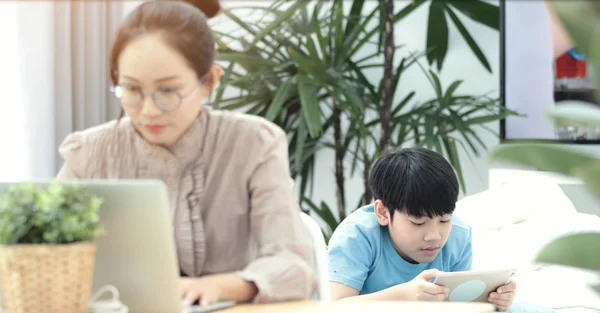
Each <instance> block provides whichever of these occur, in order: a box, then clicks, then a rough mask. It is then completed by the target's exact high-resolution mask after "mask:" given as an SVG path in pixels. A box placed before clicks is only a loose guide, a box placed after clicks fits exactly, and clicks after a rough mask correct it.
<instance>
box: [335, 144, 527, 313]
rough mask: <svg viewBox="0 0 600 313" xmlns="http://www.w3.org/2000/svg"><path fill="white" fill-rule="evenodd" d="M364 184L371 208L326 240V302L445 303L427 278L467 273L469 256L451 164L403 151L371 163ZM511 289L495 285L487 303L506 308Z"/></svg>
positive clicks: (431, 155)
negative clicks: (457, 214) (328, 299)
mask: <svg viewBox="0 0 600 313" xmlns="http://www.w3.org/2000/svg"><path fill="white" fill-rule="evenodd" d="M369 186H370V188H371V191H372V192H373V197H374V199H376V200H375V202H374V203H373V204H372V205H369V206H366V207H363V208H360V209H358V210H357V211H356V212H354V213H352V214H351V215H350V216H348V218H346V219H345V220H344V221H343V222H342V223H341V224H340V225H339V226H338V228H337V229H336V230H335V232H334V233H333V236H332V237H331V239H330V241H329V247H328V262H329V280H330V282H331V295H332V298H333V299H334V300H338V299H343V298H357V299H368V300H413V301H414V300H426V301H443V300H445V299H446V298H447V297H448V291H447V290H446V288H445V287H442V286H438V285H435V284H433V283H431V282H430V280H431V279H432V278H433V277H435V276H436V274H437V273H439V271H445V272H455V271H468V270H470V269H471V263H472V258H473V255H472V251H471V228H470V227H469V226H468V225H466V224H465V223H464V222H462V221H460V220H459V219H458V218H457V217H453V216H452V213H453V212H454V208H455V204H456V201H457V198H458V181H457V178H456V175H455V173H454V170H453V168H452V166H451V165H450V164H449V163H448V162H447V161H446V160H445V159H444V158H443V157H442V156H441V155H439V154H437V153H435V152H433V151H431V150H427V149H424V148H408V149H403V150H400V151H398V152H393V153H388V154H386V155H384V156H382V157H381V158H380V159H379V160H377V161H376V162H375V164H374V165H373V168H372V169H371V173H370V177H369ZM515 289H516V284H515V283H514V282H512V283H510V284H508V285H505V286H502V287H500V288H498V290H497V291H496V292H492V293H490V295H489V301H490V302H491V303H492V304H494V305H495V306H496V307H497V308H498V309H499V310H504V311H505V310H508V308H509V307H510V306H511V304H512V300H513V297H514V292H515Z"/></svg>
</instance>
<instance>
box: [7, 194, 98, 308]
mask: <svg viewBox="0 0 600 313" xmlns="http://www.w3.org/2000/svg"><path fill="white" fill-rule="evenodd" d="M101 203H102V199H100V198H98V197H96V196H94V195H93V194H92V193H90V192H89V191H88V190H87V189H86V187H85V186H81V185H59V184H55V183H52V184H49V185H47V186H41V185H37V184H29V183H22V184H14V185H11V186H9V187H7V188H6V189H5V190H4V191H3V192H2V193H0V281H1V282H2V285H1V286H0V288H1V291H2V297H1V298H2V304H3V307H4V309H5V310H6V311H7V312H9V313H29V312H61V313H71V312H72V313H83V312H87V309H88V299H89V296H90V289H91V283H92V279H93V271H94V258H95V243H94V239H95V238H97V237H98V236H99V235H101V234H102V233H103V228H102V226H101V224H100V218H99V215H98V209H99V207H100V205H101Z"/></svg>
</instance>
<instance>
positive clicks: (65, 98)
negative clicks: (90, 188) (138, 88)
mask: <svg viewBox="0 0 600 313" xmlns="http://www.w3.org/2000/svg"><path fill="white" fill-rule="evenodd" d="M122 19H123V4H122V2H120V1H47V2H46V1H39V2H29V1H18V2H17V1H13V2H0V29H2V30H3V31H2V35H3V48H2V49H0V68H2V71H0V92H1V93H2V97H1V98H0V99H2V100H3V101H2V102H3V103H2V104H1V105H0V143H2V147H3V148H2V149H1V153H0V180H2V181H6V180H22V179H41V178H49V177H53V176H54V175H55V174H56V172H57V170H58V168H59V167H60V165H61V164H62V160H61V159H60V157H59V155H58V153H57V148H58V145H59V144H60V143H61V142H62V140H63V139H64V138H65V137H66V136H67V135H68V134H69V133H70V132H72V131H74V130H80V129H84V128H87V127H90V126H94V125H98V124H100V123H103V122H105V121H107V120H110V119H113V118H115V117H116V116H117V115H118V112H119V107H118V104H117V103H116V101H115V100H114V99H113V97H112V95H111V94H110V93H109V81H108V76H107V60H108V50H109V48H110V43H111V42H112V39H113V36H114V32H115V29H116V27H117V26H118V24H119V23H120V22H121V21H122Z"/></svg>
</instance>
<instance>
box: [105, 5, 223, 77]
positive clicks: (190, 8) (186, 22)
mask: <svg viewBox="0 0 600 313" xmlns="http://www.w3.org/2000/svg"><path fill="white" fill-rule="evenodd" d="M203 1H204V0H200V1H188V2H184V1H148V2H145V3H143V4H141V5H140V6H138V7H137V8H135V9H134V10H133V12H131V13H130V14H129V15H128V16H127V17H126V18H125V21H124V22H123V23H122V24H121V26H120V27H119V29H118V31H117V36H116V38H115V42H114V44H113V47H112V50H111V52H110V60H109V64H110V65H109V66H110V68H109V73H110V79H111V81H112V83H113V85H117V84H118V80H119V68H118V62H119V56H120V55H121V52H123V49H125V47H126V46H127V45H128V44H129V43H130V42H131V41H132V40H134V39H136V38H137V37H139V36H141V35H144V34H149V33H157V34H161V35H162V36H163V38H164V40H165V41H166V42H167V44H169V45H170V46H171V47H172V48H174V49H175V50H177V51H178V52H179V53H181V54H182V55H183V56H184V57H185V59H186V60H187V62H188V63H189V65H190V67H192V68H193V69H194V71H195V72H196V75H197V77H198V79H200V78H203V77H205V75H206V74H207V73H208V72H209V71H210V68H211V66H212V64H213V61H214V58H215V39H214V36H213V33H212V30H211V28H210V26H209V25H208V23H207V16H206V15H205V14H204V13H203V12H202V11H201V10H200V9H199V8H198V7H196V6H194V5H192V4H191V3H190V2H198V4H200V2H203ZM209 2H211V1H209ZM217 5H218V2H217ZM211 12H212V11H211Z"/></svg>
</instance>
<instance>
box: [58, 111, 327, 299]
mask: <svg viewBox="0 0 600 313" xmlns="http://www.w3.org/2000/svg"><path fill="white" fill-rule="evenodd" d="M59 151H60V153H61V155H62V156H63V158H64V160H65V164H64V165H63V167H62V169H61V170H60V172H59V174H58V178H59V179H77V178H79V179H115V178H121V179H128V178H155V179H160V180H162V181H164V182H165V183H166V185H167V186H168V190H169V198H170V204H171V206H170V209H171V215H172V218H173V225H174V229H175V239H176V244H177V254H178V259H179V265H180V268H181V271H182V272H183V273H185V274H186V275H188V276H200V275H205V274H213V273H223V272H237V273H239V275H240V276H241V277H242V278H244V279H246V280H249V281H253V282H254V283H255V284H256V285H257V287H258V290H259V293H258V296H257V297H256V298H255V299H254V300H255V301H256V302H272V301H281V300H294V299H304V298H309V297H310V296H311V295H312V293H313V292H314V291H315V288H316V277H315V271H314V267H313V254H312V247H311V244H310V240H309V235H308V233H307V231H306V230H305V228H304V225H303V224H302V221H301V219H300V216H299V207H298V204H297V202H296V200H295V196H294V193H293V180H292V179H291V177H290V172H289V164H288V147H287V139H286V136H285V133H284V132H283V130H282V129H281V128H279V127H278V126H276V125H275V124H272V123H270V122H268V121H266V120H265V119H262V118H260V117H257V116H252V115H245V114H240V113H233V112H229V111H217V110H210V109H208V108H206V109H204V110H203V112H202V113H201V114H200V116H199V118H198V119H197V120H196V122H195V123H194V124H193V125H192V126H191V128H190V130H189V131H188V132H187V133H186V134H185V135H184V136H183V137H182V138H181V139H180V140H179V141H178V142H177V143H176V144H175V145H174V146H173V147H171V148H164V147H161V146H157V145H152V144H150V143H149V142H147V141H146V140H145V139H144V138H143V137H141V136H140V135H139V134H138V133H137V132H136V131H135V129H134V128H133V126H132V124H131V122H130V120H129V119H122V120H121V121H120V122H119V123H117V122H116V121H113V122H109V123H106V124H103V125H100V126H96V127H93V128H90V129H87V130H85V131H81V132H75V133H73V134H71V135H69V136H68V137H67V138H66V139H65V141H64V142H63V143H62V144H61V146H60V148H59Z"/></svg>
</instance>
